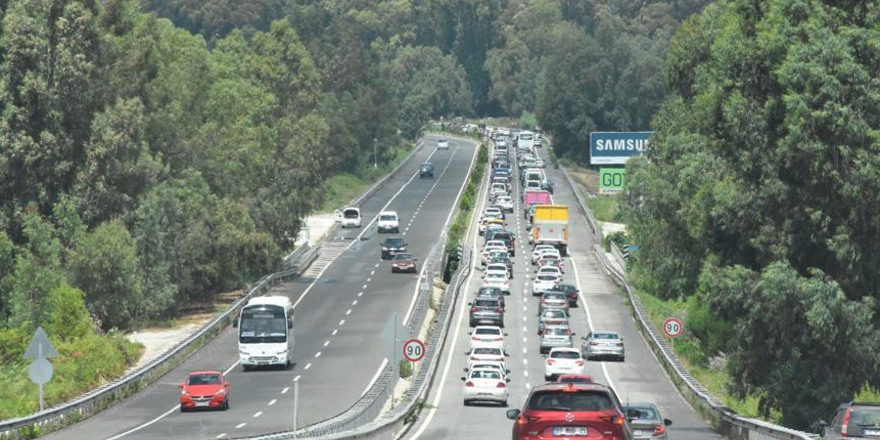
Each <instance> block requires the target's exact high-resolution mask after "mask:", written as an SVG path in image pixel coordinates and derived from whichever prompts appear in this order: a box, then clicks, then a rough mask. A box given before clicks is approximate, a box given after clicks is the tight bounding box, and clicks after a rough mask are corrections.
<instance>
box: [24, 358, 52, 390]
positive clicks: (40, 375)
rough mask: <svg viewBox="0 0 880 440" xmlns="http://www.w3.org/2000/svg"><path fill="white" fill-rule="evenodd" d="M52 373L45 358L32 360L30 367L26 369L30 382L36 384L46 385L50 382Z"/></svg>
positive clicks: (50, 365)
mask: <svg viewBox="0 0 880 440" xmlns="http://www.w3.org/2000/svg"><path fill="white" fill-rule="evenodd" d="M53 372H54V369H53V368H52V363H51V362H49V361H47V360H46V358H39V359H34V361H33V362H31V366H30V367H28V377H30V379H31V382H33V383H36V384H41V383H46V382H48V381H49V380H51V379H52V373H53Z"/></svg>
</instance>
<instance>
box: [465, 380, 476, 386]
mask: <svg viewBox="0 0 880 440" xmlns="http://www.w3.org/2000/svg"><path fill="white" fill-rule="evenodd" d="M464 386H466V387H472V386H474V383H473V382H471V381H467V383H465V384H464Z"/></svg>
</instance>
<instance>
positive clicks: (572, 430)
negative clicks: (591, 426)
mask: <svg viewBox="0 0 880 440" xmlns="http://www.w3.org/2000/svg"><path fill="white" fill-rule="evenodd" d="M569 435H573V436H581V437H586V436H587V428H586V427H585V426H554V427H553V436H554V437H559V436H569Z"/></svg>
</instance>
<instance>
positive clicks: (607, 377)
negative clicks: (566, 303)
mask: <svg viewBox="0 0 880 440" xmlns="http://www.w3.org/2000/svg"><path fill="white" fill-rule="evenodd" d="M570 262H571V270H572V271H573V272H574V282H575V284H577V288H578V290H579V291H580V293H578V296H580V297H581V304H583V305H584V307H583V309H584V313H586V314H587V325H588V326H589V327H590V331H591V332H592V331H594V330H595V329H594V328H593V318H592V316H591V315H590V306H589V305H588V304H587V298H585V297H584V289H583V287H581V277H580V275H578V269H577V264H575V262H574V258H572V259H571V261H570ZM599 364H600V365H602V374H603V375H604V376H605V383H607V384H608V386H609V387H611V388H616V387H615V386H614V382H612V381H611V375H610V374H608V366H606V365H605V362H599Z"/></svg>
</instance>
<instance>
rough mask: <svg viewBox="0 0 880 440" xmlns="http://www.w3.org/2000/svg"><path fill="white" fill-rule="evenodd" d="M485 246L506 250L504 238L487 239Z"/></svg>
mask: <svg viewBox="0 0 880 440" xmlns="http://www.w3.org/2000/svg"><path fill="white" fill-rule="evenodd" d="M485 247H487V248H488V247H500V248H504V249H505V250H506V249H507V244H506V243H505V242H504V240H489V241H487V242H486V244H485Z"/></svg>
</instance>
